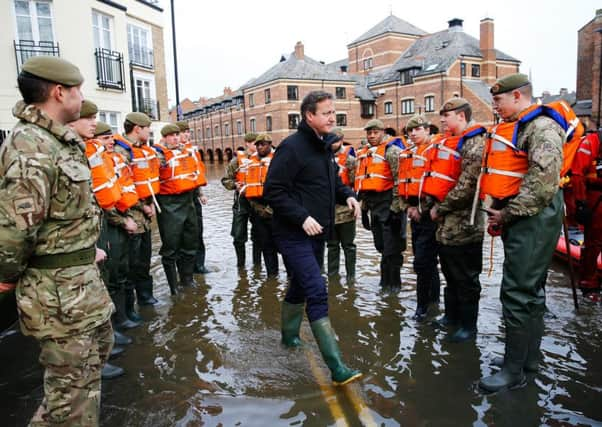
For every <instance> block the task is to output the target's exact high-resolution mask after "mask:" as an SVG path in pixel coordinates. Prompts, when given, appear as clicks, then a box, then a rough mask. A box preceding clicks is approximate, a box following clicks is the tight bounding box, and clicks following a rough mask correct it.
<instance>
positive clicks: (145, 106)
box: [134, 98, 159, 120]
mask: <svg viewBox="0 0 602 427" xmlns="http://www.w3.org/2000/svg"><path fill="white" fill-rule="evenodd" d="M134 111H137V112H139V113H144V114H146V115H147V116H149V117H150V118H151V119H153V120H159V101H156V100H154V99H151V98H140V99H137V100H136V102H135V103H134Z"/></svg>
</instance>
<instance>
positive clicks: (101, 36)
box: [92, 10, 113, 50]
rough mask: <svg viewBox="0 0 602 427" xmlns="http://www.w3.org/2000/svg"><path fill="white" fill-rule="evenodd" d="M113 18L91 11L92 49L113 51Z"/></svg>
mask: <svg viewBox="0 0 602 427" xmlns="http://www.w3.org/2000/svg"><path fill="white" fill-rule="evenodd" d="M112 32H113V18H112V17H110V16H109V15H105V14H104V13H100V12H97V11H95V10H93V11H92V33H93V34H94V48H95V49H106V50H113V41H112V40H113V36H112Z"/></svg>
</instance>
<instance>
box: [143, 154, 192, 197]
mask: <svg viewBox="0 0 602 427" xmlns="http://www.w3.org/2000/svg"><path fill="white" fill-rule="evenodd" d="M153 148H154V149H155V150H156V151H158V152H160V153H161V154H163V156H164V157H165V163H166V164H165V166H161V168H160V169H159V180H160V181H161V188H160V190H159V194H181V193H184V192H186V191H190V190H193V189H195V188H196V187H197V184H196V180H197V167H196V160H195V157H194V155H193V154H192V153H190V152H189V151H188V150H187V149H186V148H181V149H180V148H176V149H169V148H167V147H166V146H164V145H160V144H155V145H153Z"/></svg>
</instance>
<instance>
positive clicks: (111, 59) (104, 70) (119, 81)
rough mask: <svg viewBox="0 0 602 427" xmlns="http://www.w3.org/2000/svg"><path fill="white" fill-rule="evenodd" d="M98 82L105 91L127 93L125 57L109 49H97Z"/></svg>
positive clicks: (95, 54) (95, 51)
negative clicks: (114, 90) (112, 90)
mask: <svg viewBox="0 0 602 427" xmlns="http://www.w3.org/2000/svg"><path fill="white" fill-rule="evenodd" d="M94 56H95V57H96V81H97V82H98V86H99V87H101V88H103V89H116V90H120V91H122V92H124V91H125V79H124V75H125V72H124V67H123V55H122V54H121V53H120V52H115V51H112V50H108V49H99V48H97V49H95V50H94Z"/></svg>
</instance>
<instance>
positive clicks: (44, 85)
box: [17, 73, 56, 104]
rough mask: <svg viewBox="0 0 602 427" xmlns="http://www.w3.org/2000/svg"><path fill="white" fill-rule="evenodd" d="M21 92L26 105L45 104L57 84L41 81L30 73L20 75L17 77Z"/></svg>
mask: <svg viewBox="0 0 602 427" xmlns="http://www.w3.org/2000/svg"><path fill="white" fill-rule="evenodd" d="M17 84H18V86H19V92H21V96H22V97H23V101H25V103H26V104H37V103H43V102H46V101H47V100H48V97H49V96H50V91H52V88H53V87H54V85H56V83H53V82H49V81H48V80H44V79H39V78H37V77H35V76H33V75H31V74H29V73H19V76H18V77H17Z"/></svg>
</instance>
